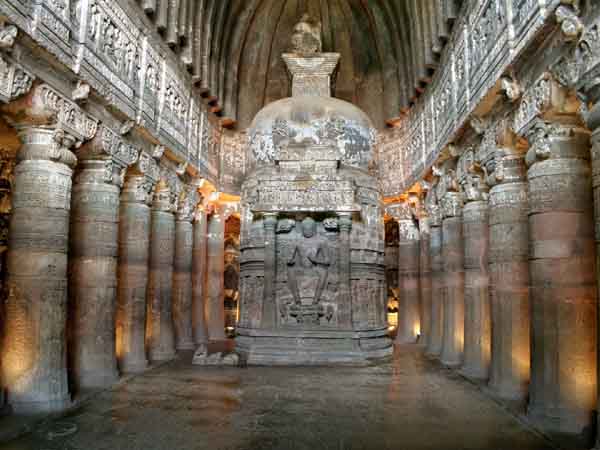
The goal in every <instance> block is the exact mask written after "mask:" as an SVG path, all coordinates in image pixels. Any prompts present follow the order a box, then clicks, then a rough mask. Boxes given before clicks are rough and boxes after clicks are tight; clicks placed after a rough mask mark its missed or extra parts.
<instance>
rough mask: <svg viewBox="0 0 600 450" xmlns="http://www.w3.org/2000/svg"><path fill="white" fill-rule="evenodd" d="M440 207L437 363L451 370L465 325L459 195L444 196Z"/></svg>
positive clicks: (460, 348) (461, 346) (460, 351)
mask: <svg viewBox="0 0 600 450" xmlns="http://www.w3.org/2000/svg"><path fill="white" fill-rule="evenodd" d="M442 205H443V206H442V210H443V215H444V219H443V221H442V262H443V268H444V337H443V340H442V353H441V355H440V361H441V362H442V364H444V365H446V366H450V367H455V366H459V365H460V364H462V361H463V349H464V325H465V274H464V253H463V252H464V250H463V231H462V194H461V193H460V192H454V191H449V192H447V193H446V194H445V195H444V196H443V198H442Z"/></svg>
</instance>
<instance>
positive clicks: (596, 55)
mask: <svg viewBox="0 0 600 450" xmlns="http://www.w3.org/2000/svg"><path fill="white" fill-rule="evenodd" d="M575 52H576V53H575V55H572V56H571V58H572V59H571V60H570V61H569V64H567V69H571V68H573V67H575V68H577V69H578V73H577V78H578V79H576V80H570V81H572V82H574V83H573V84H577V87H578V89H579V94H580V95H581V96H582V98H583V100H585V101H586V106H588V107H589V109H587V110H586V109H583V108H582V109H583V111H584V112H585V114H584V119H585V121H586V123H587V126H588V128H589V129H590V130H591V131H592V151H591V160H592V187H593V196H594V213H595V214H594V223H595V241H596V246H595V247H596V275H595V277H596V286H597V287H600V77H598V75H597V74H598V69H600V40H598V23H597V22H596V23H595V24H592V25H591V26H589V27H588V28H587V29H586V30H585V31H584V33H583V35H582V37H581V40H580V44H579V46H578V47H577V48H576V50H575ZM569 73H570V70H569ZM596 295H598V294H596ZM596 409H598V403H596ZM596 439H597V442H596V447H595V448H596V449H598V448H600V432H598V430H597V437H596Z"/></svg>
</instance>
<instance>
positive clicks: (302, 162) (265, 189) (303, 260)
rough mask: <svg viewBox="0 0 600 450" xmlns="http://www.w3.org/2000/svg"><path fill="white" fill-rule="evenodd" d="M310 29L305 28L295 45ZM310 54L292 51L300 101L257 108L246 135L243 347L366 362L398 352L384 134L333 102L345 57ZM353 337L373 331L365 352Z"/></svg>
mask: <svg viewBox="0 0 600 450" xmlns="http://www.w3.org/2000/svg"><path fill="white" fill-rule="evenodd" d="M311 30H312V29H310V28H309V27H308V25H307V24H306V23H301V24H300V25H299V26H298V28H297V31H298V33H299V35H298V36H297V39H298V41H299V42H300V41H302V42H304V41H303V40H304V39H305V38H306V36H307V34H306V33H308V35H309V37H310V38H311V39H313V38H315V36H313V35H311V34H310V33H312V31H311ZM300 35H301V36H300ZM311 39H308V40H309V41H310V40H311ZM315 39H316V38H315ZM309 44H310V42H309ZM304 50H306V51H308V50H310V51H313V53H310V54H307V55H305V54H300V53H293V54H285V55H284V60H285V61H286V63H287V65H288V68H289V69H290V72H291V73H292V77H293V80H292V85H293V88H292V92H293V97H292V98H289V99H284V100H280V101H278V102H274V103H272V104H270V105H269V106H267V107H266V108H265V109H263V110H262V111H261V112H259V113H258V114H257V116H256V118H255V120H254V123H253V125H252V127H251V128H250V130H249V132H248V137H249V152H248V157H249V158H248V159H249V161H250V163H249V164H248V166H247V167H248V168H249V169H250V171H249V173H248V175H247V177H246V179H245V182H244V184H243V186H242V202H241V203H242V232H241V236H242V241H241V261H240V266H241V273H240V278H241V311H240V322H241V323H240V327H239V328H238V333H239V336H238V337H237V339H236V346H237V350H238V352H239V353H240V354H241V355H242V358H249V362H250V363H266V364H273V363H275V364H279V363H281V362H287V363H292V364H315V363H318V361H327V362H328V363H335V362H337V361H339V360H340V359H339V358H340V357H341V353H340V351H341V349H342V348H344V349H345V350H344V351H343V352H344V356H343V358H344V359H346V360H347V359H348V358H349V359H351V360H352V361H355V362H357V363H360V362H361V361H364V358H365V356H366V355H368V354H372V355H373V357H374V358H380V357H385V355H387V354H388V353H389V350H390V341H389V339H388V338H387V336H386V335H385V328H386V325H385V289H384V287H383V286H384V282H385V272H384V268H383V252H384V223H383V217H382V216H383V215H382V204H381V196H380V191H379V184H378V182H377V179H376V178H375V177H374V176H373V174H372V168H373V158H374V151H373V144H374V141H375V135H374V132H373V130H372V126H371V125H370V123H369V121H368V119H366V117H365V116H364V114H363V113H362V112H361V111H359V110H357V109H356V108H355V107H353V106H351V105H349V104H347V103H345V102H342V101H339V100H335V99H332V98H331V97H330V78H329V76H330V74H331V73H332V72H333V69H334V68H335V65H336V64H337V60H338V58H339V55H337V54H323V53H314V51H315V48H314V47H312V48H308V47H305V48H304ZM315 87H316V89H315ZM309 92H310V94H309V95H307V94H308V93H309ZM315 94H316V95H320V96H321V97H317V96H315ZM327 105H329V106H327ZM324 108H325V109H324ZM323 111H329V112H327V113H326V114H325V115H324V114H323ZM261 285H262V288H261ZM353 330H365V331H366V330H369V336H370V337H369V338H368V339H365V340H364V342H363V341H362V339H361V344H360V345H361V348H362V350H359V351H357V350H356V349H354V350H353V349H352V348H353V344H351V343H350V341H349V340H348V337H349V336H350V333H353V332H355V331H353ZM308 332H310V333H311V336H312V338H311V341H310V342H307V343H306V345H305V344H304V343H303V342H302V339H301V336H304V335H305V333H308ZM259 336H260V338H259V339H257V337H259ZM326 337H328V339H329V340H324V339H325V338H326ZM354 348H355V347H354Z"/></svg>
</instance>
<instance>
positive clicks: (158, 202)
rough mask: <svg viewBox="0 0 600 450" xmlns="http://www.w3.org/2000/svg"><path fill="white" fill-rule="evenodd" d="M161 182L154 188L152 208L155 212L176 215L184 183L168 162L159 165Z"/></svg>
mask: <svg viewBox="0 0 600 450" xmlns="http://www.w3.org/2000/svg"><path fill="white" fill-rule="evenodd" d="M159 172H160V175H159V181H158V183H157V184H156V187H155V188H154V197H153V200H152V208H154V209H155V210H159V211H163V212H170V213H176V212H177V205H178V200H179V195H180V193H181V190H182V183H181V181H180V180H179V177H178V176H177V173H175V170H174V168H173V167H171V165H170V164H169V163H167V162H164V161H163V162H162V163H161V164H160V165H159Z"/></svg>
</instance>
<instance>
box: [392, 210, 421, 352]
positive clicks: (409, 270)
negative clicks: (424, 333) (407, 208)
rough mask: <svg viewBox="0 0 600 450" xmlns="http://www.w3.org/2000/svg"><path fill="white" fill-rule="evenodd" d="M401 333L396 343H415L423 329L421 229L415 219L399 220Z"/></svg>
mask: <svg viewBox="0 0 600 450" xmlns="http://www.w3.org/2000/svg"><path fill="white" fill-rule="evenodd" d="M398 229H399V233H398V234H399V243H398V290H399V297H400V298H399V305H398V334H397V335H396V340H395V342H396V343H397V344H413V343H415V342H416V341H417V337H418V335H419V332H420V319H419V309H420V300H421V295H420V290H419V254H420V252H421V249H420V243H419V230H418V228H417V226H416V224H415V222H414V221H413V219H412V218H407V219H400V220H398Z"/></svg>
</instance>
